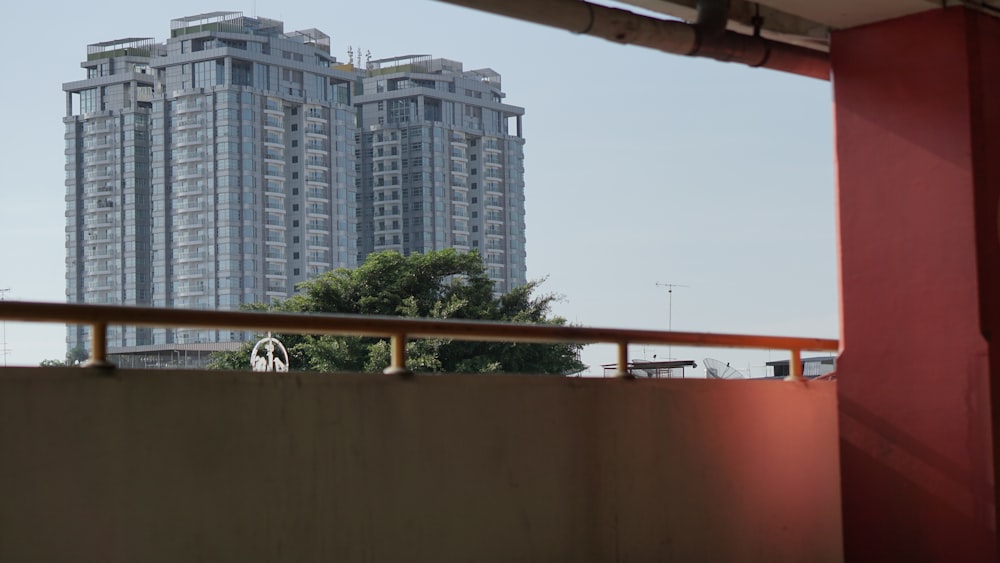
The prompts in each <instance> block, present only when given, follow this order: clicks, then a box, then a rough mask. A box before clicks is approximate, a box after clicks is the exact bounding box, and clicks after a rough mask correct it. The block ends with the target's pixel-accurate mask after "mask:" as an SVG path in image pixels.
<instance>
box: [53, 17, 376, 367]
mask: <svg viewBox="0 0 1000 563" xmlns="http://www.w3.org/2000/svg"><path fill="white" fill-rule="evenodd" d="M82 66H83V67H84V68H85V69H86V70H87V79H86V80H82V81H79V82H71V83H67V84H65V85H64V87H63V88H64V90H65V91H66V92H67V108H66V117H65V119H64V122H65V124H66V155H67V181H66V186H67V198H66V200H67V227H66V231H67V272H68V273H67V297H68V299H69V301H71V302H79V303H121V304H140V305H152V306H166V307H178V308H200V309H236V308H238V307H239V306H240V305H241V304H243V303H262V302H263V303H266V302H270V301H272V300H273V299H280V298H285V297H288V296H289V295H291V294H292V292H293V290H294V286H295V284H296V283H298V282H301V281H304V280H306V279H308V278H309V277H310V276H315V275H318V274H320V273H322V272H325V271H327V270H330V269H333V268H336V267H341V266H343V267H354V266H356V264H357V257H358V251H357V239H356V235H355V233H356V229H357V227H356V225H357V213H356V211H355V209H356V196H355V184H356V182H355V177H354V174H355V172H354V170H355V164H354V154H355V152H356V151H355V147H354V139H355V138H356V135H355V123H356V119H355V115H354V110H353V108H352V107H351V105H350V92H351V85H352V83H353V81H354V79H355V73H354V72H353V71H351V70H350V69H338V68H337V66H338V65H337V63H336V60H335V59H334V58H333V57H332V56H331V55H330V43H329V37H328V36H327V35H325V34H323V33H322V32H320V31H318V30H315V29H309V30H305V31H296V32H290V33H285V32H284V31H283V25H282V23H281V22H279V21H275V20H269V19H264V18H249V17H244V16H243V15H242V14H240V13H238V12H214V13H210V14H202V15H199V16H192V17H188V18H181V19H177V20H174V21H173V22H172V23H171V37H170V39H169V40H167V41H166V43H165V44H155V43H154V41H153V40H152V39H145V38H144V39H135V38H130V39H123V40H119V41H111V42H105V43H97V44H94V45H90V46H89V47H88V53H87V60H86V61H85V62H84V63H82ZM85 332H86V329H85V328H84V327H80V328H76V327H73V328H71V329H70V331H69V336H68V345H69V346H70V347H73V346H76V345H79V344H84V343H85V342H86V341H85V338H86V335H85ZM241 337H242V335H236V334H230V333H229V332H228V331H225V332H223V331H206V330H198V331H195V330H176V331H168V330H152V331H150V330H146V329H134V328H126V329H124V330H112V331H111V332H109V346H111V347H122V348H124V347H135V346H143V345H170V344H191V343H211V342H225V341H229V340H232V339H238V338H241Z"/></svg>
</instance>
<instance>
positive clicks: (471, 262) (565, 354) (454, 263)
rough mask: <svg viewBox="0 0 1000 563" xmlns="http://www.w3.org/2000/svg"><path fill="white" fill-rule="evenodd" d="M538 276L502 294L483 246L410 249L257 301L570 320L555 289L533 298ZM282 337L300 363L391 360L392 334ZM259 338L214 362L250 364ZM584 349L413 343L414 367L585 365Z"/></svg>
mask: <svg viewBox="0 0 1000 563" xmlns="http://www.w3.org/2000/svg"><path fill="white" fill-rule="evenodd" d="M538 283H539V282H530V283H528V284H527V285H525V286H522V287H518V288H515V289H513V290H511V291H510V292H509V293H506V294H504V295H501V296H499V297H497V296H495V295H494V294H493V282H492V281H490V279H489V278H488V277H487V276H486V271H485V268H484V267H483V263H482V259H481V258H480V256H479V254H478V253H475V252H473V253H469V254H460V253H458V252H456V251H455V250H453V249H446V250H441V251H436V252H431V253H428V254H411V255H410V256H406V257H404V256H402V255H401V254H399V253H398V252H394V251H388V252H381V253H376V254H372V255H369V257H368V259H367V260H366V261H365V263H364V264H363V265H361V266H360V267H359V268H357V269H355V270H347V269H344V268H341V269H338V270H334V271H332V272H327V273H326V274H323V275H321V276H319V277H317V278H315V279H312V280H310V281H307V282H305V283H303V284H300V285H299V287H298V289H299V292H298V293H296V294H295V295H294V296H292V297H290V298H288V299H286V300H284V301H279V302H275V303H273V304H271V305H259V304H258V305H254V306H252V307H251V308H252V309H255V310H267V311H280V312H295V313H344V314H354V315H388V316H399V317H422V318H435V319H465V320H481V321H502V322H504V321H505V322H516V323H530V324H553V325H563V324H565V322H566V321H565V319H562V318H560V317H549V313H550V310H551V305H552V303H553V302H554V301H556V299H557V298H556V297H555V296H553V295H543V296H540V297H532V293H533V292H534V290H535V289H536V288H537V286H538ZM278 338H279V339H280V340H281V341H282V342H283V343H284V344H285V347H286V348H287V349H288V354H289V363H290V368H291V369H293V370H317V371H366V372H377V371H381V370H382V369H384V368H385V367H387V366H388V365H389V363H390V348H389V343H388V341H386V340H380V339H375V338H362V337H343V336H330V335H319V336H310V335H295V334H284V335H280V336H278ZM251 347H252V345H251V344H247V345H244V347H243V348H242V349H241V350H238V351H232V352H224V353H219V354H216V355H215V356H214V359H213V362H212V364H211V366H210V367H213V368H217V369H246V368H247V367H249V361H248V358H249V355H250V349H251ZM579 350H580V346H579V345H576V344H515V343H510V342H466V341H459V340H450V339H426V340H415V341H410V342H408V343H407V367H408V368H409V369H411V370H413V371H416V372H462V373H488V372H507V373H552V374H565V373H572V372H575V371H579V370H580V369H582V368H583V365H582V364H581V363H580V361H579Z"/></svg>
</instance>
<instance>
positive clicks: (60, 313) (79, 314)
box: [0, 301, 839, 381]
mask: <svg viewBox="0 0 1000 563" xmlns="http://www.w3.org/2000/svg"><path fill="white" fill-rule="evenodd" d="M0 319H2V320H6V321H21V322H41V323H66V324H73V325H89V326H90V327H91V347H90V358H89V360H88V361H87V362H85V364H84V365H85V366H88V367H107V368H111V367H114V365H113V364H111V363H110V362H109V361H108V359H107V329H108V326H109V325H124V326H136V327H154V328H213V329H231V330H259V331H262V332H263V331H274V332H286V333H296V334H335V335H345V336H368V337H379V338H389V339H390V343H391V349H392V356H391V358H392V359H391V363H390V365H389V367H388V368H386V369H385V370H384V373H387V374H410V373H411V372H410V371H409V370H408V369H407V368H406V341H407V340H408V339H419V338H450V339H454V340H470V341H481V342H485V341H503V342H524V343H547V344H554V343H575V344H601V343H610V344H616V345H617V346H618V359H617V366H618V367H617V372H616V374H615V375H617V376H627V375H628V368H627V366H628V347H629V345H630V344H647V345H648V344H661V345H666V344H670V345H686V346H699V347H717V348H758V349H760V348H769V349H778V350H788V351H789V352H790V353H791V361H790V366H789V367H790V372H789V373H790V375H789V376H788V378H786V379H788V380H793V381H799V380H802V351H803V350H811V351H836V350H837V349H838V347H839V342H838V341H837V340H833V339H825V338H802V337H791V336H755V335H741V334H715V333H703V332H674V331H659V330H635V329H617V328H590V327H576V326H553V325H531V324H518V323H497V322H481V321H459V320H441V319H414V318H404V317H381V316H361V315H332V314H301V313H271V312H252V311H205V310H193V309H165V308H153V307H125V306H115V305H84V304H66V303H40V302H27V301H2V302H0Z"/></svg>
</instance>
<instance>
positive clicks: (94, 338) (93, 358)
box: [82, 323, 115, 368]
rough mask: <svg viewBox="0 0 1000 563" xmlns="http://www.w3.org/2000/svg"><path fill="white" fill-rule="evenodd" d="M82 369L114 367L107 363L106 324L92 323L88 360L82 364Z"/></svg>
mask: <svg viewBox="0 0 1000 563" xmlns="http://www.w3.org/2000/svg"><path fill="white" fill-rule="evenodd" d="M82 367H85V368H113V367H115V365H114V364H112V363H111V362H109V361H108V323H94V324H92V325H91V326H90V358H89V359H88V360H87V361H86V362H84V363H83V365H82Z"/></svg>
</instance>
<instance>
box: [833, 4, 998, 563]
mask: <svg viewBox="0 0 1000 563" xmlns="http://www.w3.org/2000/svg"><path fill="white" fill-rule="evenodd" d="M831 60H832V67H833V85H834V100H835V116H836V135H837V142H836V149H837V160H838V192H839V194H838V198H839V228H840V253H841V287H842V302H841V307H842V339H843V340H842V342H843V350H842V355H841V359H840V361H839V363H838V381H839V383H838V385H839V401H840V406H839V409H840V429H841V469H842V484H843V499H844V501H843V508H844V541H845V554H846V556H847V559H848V560H849V561H897V560H907V561H983V560H995V559H996V556H997V546H996V543H997V542H996V511H995V504H996V503H995V499H994V459H993V453H992V452H993V450H994V447H993V439H992V435H993V432H992V425H993V422H992V416H991V399H990V385H989V379H990V377H991V374H992V372H993V371H997V368H996V367H995V366H997V365H1000V364H998V363H997V362H998V360H997V358H1000V355H996V356H994V359H993V360H992V361H991V359H990V353H989V346H988V343H987V341H986V339H985V338H984V337H983V336H982V329H983V328H985V327H987V326H992V325H994V324H996V323H997V322H998V320H1000V301H998V300H997V297H996V295H995V294H996V292H997V291H998V290H1000V284H998V280H1000V276H998V275H997V272H998V266H1000V250H998V234H997V212H998V207H997V190H998V185H1000V183H998V179H1000V144H998V142H1000V138H998V136H1000V79H998V77H997V76H996V73H997V71H996V70H990V68H989V67H990V65H991V64H992V67H993V69H996V68H1000V21H998V20H997V19H995V18H993V17H990V16H986V15H983V14H980V13H976V12H971V11H967V10H964V9H962V8H952V9H947V10H934V11H931V12H925V13H922V14H918V15H915V16H909V17H906V18H901V19H897V20H892V21H888V22H882V23H879V24H875V25H871V26H865V27H861V28H855V29H850V30H844V31H839V32H836V33H834V35H833V38H832V43H831ZM991 73H992V74H991ZM981 320H982V322H983V323H985V324H984V325H982V326H981Z"/></svg>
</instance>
